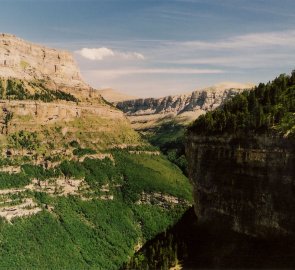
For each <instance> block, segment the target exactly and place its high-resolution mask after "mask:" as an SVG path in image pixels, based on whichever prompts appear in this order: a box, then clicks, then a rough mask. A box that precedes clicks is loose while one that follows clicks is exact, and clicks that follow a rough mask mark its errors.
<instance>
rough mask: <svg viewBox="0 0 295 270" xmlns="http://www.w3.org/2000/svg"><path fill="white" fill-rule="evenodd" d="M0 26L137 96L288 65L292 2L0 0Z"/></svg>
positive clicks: (293, 31) (255, 77)
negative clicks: (70, 58) (57, 51)
mask: <svg viewBox="0 0 295 270" xmlns="http://www.w3.org/2000/svg"><path fill="white" fill-rule="evenodd" d="M0 32H5V33H12V34H15V35H17V36H20V37H22V38H24V39H28V40H30V41H33V42H37V43H41V44H44V45H47V46H50V47H57V48H62V49H67V50H70V51H72V52H73V54H74V56H75V58H76V60H77V62H78V64H79V67H80V69H81V73H82V75H83V77H84V79H85V80H86V81H87V82H88V83H90V84H91V85H92V86H94V87H97V88H105V87H111V88H115V89H118V90H120V91H122V92H125V93H127V94H131V95H136V96H164V95H167V94H175V93H181V92H189V91H192V90H194V89H196V88H200V87H204V86H210V85H213V84H216V83H218V82H222V81H237V82H253V83H258V82H260V81H262V82H267V81H268V80H271V79H273V78H274V76H276V75H278V74H280V73H290V71H291V70H292V69H294V68H295V1H294V0H248V1H246V0H157V1H156V0H72V1H69V0H0Z"/></svg>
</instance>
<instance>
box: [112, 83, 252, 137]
mask: <svg viewBox="0 0 295 270" xmlns="http://www.w3.org/2000/svg"><path fill="white" fill-rule="evenodd" d="M247 87H250V85H244V87H242V86H241V88H225V87H224V86H221V87H219V86H214V87H211V88H207V89H204V90H197V91H194V92H192V93H189V94H183V95H176V96H167V97H163V98H145V99H135V100H127V101H122V102H118V103H117V104H116V106H117V108H118V109H120V110H122V111H123V112H124V113H125V114H126V115H127V117H128V118H129V119H130V121H131V124H132V125H133V127H134V128H135V129H136V130H141V131H144V130H146V129H151V128H155V127H157V126H158V125H159V124H161V122H165V121H167V119H170V120H172V119H173V120H176V121H177V122H180V123H181V124H187V123H189V122H191V121H192V120H194V119H196V118H197V117H198V116H199V115H202V114H204V113H205V112H206V111H211V110H214V109H215V108H217V107H219V106H220V105H222V104H223V103H224V102H225V101H226V100H228V99H230V98H232V97H233V96H235V95H236V94H238V93H240V92H241V91H242V90H243V89H244V88H247Z"/></svg>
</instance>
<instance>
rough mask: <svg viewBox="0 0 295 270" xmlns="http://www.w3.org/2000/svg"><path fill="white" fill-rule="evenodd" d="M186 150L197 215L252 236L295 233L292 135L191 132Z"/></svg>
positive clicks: (294, 175) (294, 146) (294, 162)
mask: <svg viewBox="0 0 295 270" xmlns="http://www.w3.org/2000/svg"><path fill="white" fill-rule="evenodd" d="M186 152H187V158H188V162H189V168H190V169H189V171H190V180H191V182H192V184H193V188H194V200H195V212H196V214H197V216H198V218H199V219H200V220H204V221H208V220H209V221H212V222H213V223H215V224H219V225H221V224H224V225H225V226H226V227H228V228H232V229H233V230H235V231H237V232H240V233H245V234H248V235H253V236H262V237H267V236H268V235H276V234H278V235H289V234H292V235H294V234H295V229H294V228H295V214H294V208H295V189H294V183H295V167H294V165H295V144H294V140H293V141H292V140H290V139H283V138H275V137H270V136H269V135H263V136H262V135H259V136H258V135H253V136H252V137H251V136H250V137H247V138H242V137H241V136H237V135H235V136H233V135H232V136H219V137H214V136H208V137H205V136H198V135H197V134H194V133H193V132H190V134H189V136H188V140H187V145H186Z"/></svg>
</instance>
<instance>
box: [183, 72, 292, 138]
mask: <svg viewBox="0 0 295 270" xmlns="http://www.w3.org/2000/svg"><path fill="white" fill-rule="evenodd" d="M294 113H295V70H293V71H292V73H291V75H290V76H289V75H285V74H281V75H280V76H278V77H277V78H276V79H274V80H273V81H272V82H268V83H266V84H264V83H260V84H259V85H258V86H256V87H255V88H254V89H253V90H251V91H244V92H243V93H242V94H240V95H237V96H235V97H234V98H233V99H232V100H230V101H229V102H226V103H225V104H224V106H222V107H220V108H218V109H217V110H214V111H212V112H208V113H206V114H205V115H203V116H200V117H199V118H198V119H197V120H196V121H195V122H194V123H193V124H192V125H191V126H190V127H189V129H190V130H194V131H196V132H198V134H204V135H206V134H207V135H209V134H210V135H214V134H216V135H218V134H221V133H222V134H224V133H229V134H232V133H239V132H242V133H251V132H255V133H264V132H274V133H277V134H280V135H284V136H294V134H295V129H294V126H295V117H294Z"/></svg>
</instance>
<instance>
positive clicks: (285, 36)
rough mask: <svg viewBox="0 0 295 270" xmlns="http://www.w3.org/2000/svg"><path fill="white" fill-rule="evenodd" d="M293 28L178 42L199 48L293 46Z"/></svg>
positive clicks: (294, 39) (294, 33)
mask: <svg viewBox="0 0 295 270" xmlns="http://www.w3.org/2000/svg"><path fill="white" fill-rule="evenodd" d="M294 42H295V30H288V31H283V32H266V33H252V34H246V35H240V36H234V37H230V38H227V39H223V40H216V41H209V42H208V41H198V40H196V41H187V42H181V43H178V44H179V45H181V46H183V47H190V48H194V49H200V50H204V49H205V50H208V49H218V50H220V49H245V48H256V49H257V48H259V47H265V46H267V47H269V46H289V47H294Z"/></svg>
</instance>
